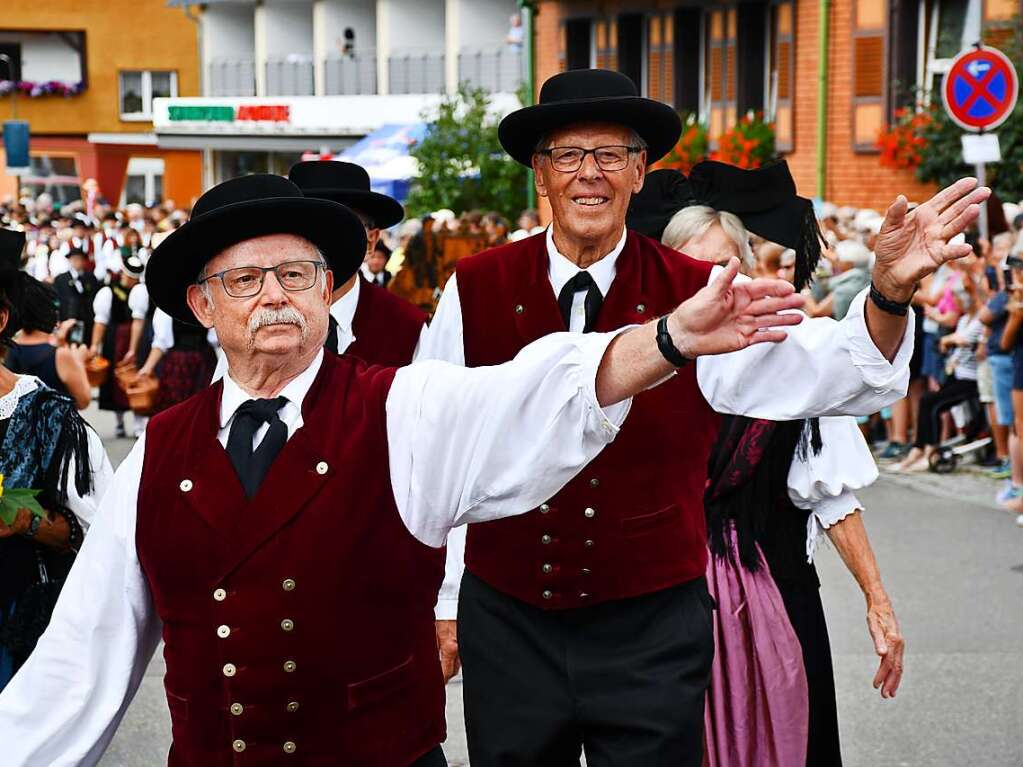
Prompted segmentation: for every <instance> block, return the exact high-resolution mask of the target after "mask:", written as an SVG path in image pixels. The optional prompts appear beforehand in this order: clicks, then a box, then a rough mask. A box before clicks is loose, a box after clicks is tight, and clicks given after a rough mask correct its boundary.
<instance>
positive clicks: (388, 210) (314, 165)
mask: <svg viewBox="0 0 1023 767" xmlns="http://www.w3.org/2000/svg"><path fill="white" fill-rule="evenodd" d="M288 178H289V179H290V180H291V182H292V183H293V184H295V186H297V187H298V188H299V189H301V190H302V194H304V195H305V196H306V197H319V198H320V199H323V200H333V201H334V202H339V203H341V204H342V205H347V206H348V207H349V208H351V209H352V210H356V211H358V212H359V213H363V214H365V215H367V216H369V217H370V218H371V219H372V220H373V226H375V227H379V228H380V229H387V228H389V227H392V226H394V225H395V224H398V223H401V220H402V219H403V218H405V209H404V208H403V207H402V206H401V203H400V202H398V201H397V200H395V199H394V198H393V197H388V196H387V195H386V194H380V193H379V192H374V191H372V189H370V184H369V174H368V173H367V172H366V169H365V168H363V167H362V166H361V165H356V164H355V163H352V162H341V161H339V160H311V161H307V162H300V163H296V164H295V165H292V166H291V170H290V171H288Z"/></svg>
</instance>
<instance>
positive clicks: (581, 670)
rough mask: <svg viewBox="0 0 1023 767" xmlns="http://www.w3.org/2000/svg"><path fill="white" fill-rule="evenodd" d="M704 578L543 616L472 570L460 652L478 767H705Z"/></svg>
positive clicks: (708, 642) (462, 605)
mask: <svg viewBox="0 0 1023 767" xmlns="http://www.w3.org/2000/svg"><path fill="white" fill-rule="evenodd" d="M710 610H711V598H710V596H709V594H708V593H707V584H706V581H705V580H704V579H703V578H699V579H697V580H695V581H691V582H689V583H686V584H683V585H681V586H675V587H672V588H668V589H664V590H662V591H658V592H654V593H652V594H647V595H644V596H640V597H634V598H631V599H623V600H619V601H615V602H607V603H603V604H598V605H594V606H592V607H581V608H576V609H572V610H561V611H545V610H540V609H538V608H536V607H533V606H532V605H528V604H526V603H524V602H521V601H519V600H517V599H515V598H513V597H509V596H507V595H505V594H502V593H500V592H498V591H496V590H495V589H493V588H491V587H489V586H487V585H486V584H485V583H483V582H482V581H481V580H480V579H479V578H476V577H475V576H473V575H472V574H471V573H469V572H468V571H467V572H466V573H465V576H464V577H463V579H462V588H461V592H460V595H459V601H458V646H459V651H460V654H461V657H462V671H463V692H464V701H465V719H466V734H467V736H468V741H469V761H470V763H471V764H472V765H473V767H566V766H567V765H578V764H579V757H580V753H581V751H582V749H585V751H586V762H587V765H588V766H589V767H610V765H614V766H615V767H658V765H664V766H665V767H700V764H701V762H702V759H703V715H704V700H705V694H706V691H707V686H708V684H709V683H710V666H711V660H712V658H713V655H714V642H713V633H712V628H711V614H710Z"/></svg>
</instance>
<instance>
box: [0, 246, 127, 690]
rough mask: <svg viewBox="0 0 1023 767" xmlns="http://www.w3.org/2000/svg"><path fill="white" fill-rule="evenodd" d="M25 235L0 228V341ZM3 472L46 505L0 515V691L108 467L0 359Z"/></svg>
mask: <svg viewBox="0 0 1023 767" xmlns="http://www.w3.org/2000/svg"><path fill="white" fill-rule="evenodd" d="M24 242H25V238H24V235H23V234H22V233H20V232H13V231H11V230H9V229H0V346H2V348H4V349H6V348H8V347H9V346H10V344H11V339H12V338H13V336H14V333H15V332H16V331H17V330H18V329H19V319H18V315H19V313H20V311H21V307H22V306H23V302H24V300H25V292H26V286H27V285H28V282H29V281H30V280H32V279H33V278H32V277H31V276H29V275H28V274H27V273H25V272H23V271H20V258H21V250H22V247H23V246H24ZM0 442H2V445H3V448H2V450H0V475H2V477H3V478H2V484H3V486H5V487H6V488H8V489H11V488H23V489H38V490H41V491H42V492H41V493H40V495H39V496H38V499H37V500H38V501H39V504H40V505H41V506H42V507H43V509H45V510H46V515H45V516H44V517H36V516H34V515H32V514H30V513H29V512H28V511H27V510H26V509H20V510H19V511H18V512H17V514H16V516H15V518H14V519H13V520H9V521H10V522H11V524H7V523H5V522H4V521H3V520H0V689H3V688H4V687H5V686H6V685H7V683H8V682H9V681H10V679H11V677H12V676H13V675H14V673H15V672H16V671H17V670H18V668H20V666H21V665H22V664H23V663H24V662H25V660H26V659H27V658H28V656H29V654H30V653H31V652H32V650H33V649H34V647H35V644H36V642H37V640H38V639H39V637H40V636H41V635H42V633H43V631H44V630H45V629H46V626H47V624H48V623H49V620H50V615H51V613H52V612H53V607H54V605H55V603H56V600H57V596H58V595H59V593H60V589H61V586H62V584H63V582H64V579H65V578H66V577H67V574H68V571H69V570H70V568H71V565H72V563H73V562H74V559H75V552H76V551H77V549H78V547H79V546H80V545H81V543H82V540H83V537H84V535H85V532H86V530H87V529H88V526H89V523H90V522H91V521H92V519H93V518H94V517H95V514H96V510H97V502H98V499H99V497H100V495H101V494H102V491H103V490H104V489H105V488H106V486H107V484H108V483H109V481H110V479H111V478H112V476H113V469H112V468H111V466H110V461H109V460H108V459H107V456H106V453H105V451H104V449H103V444H102V442H101V441H100V439H99V437H98V436H97V435H96V433H95V432H94V431H93V430H92V429H91V428H90V427H89V426H88V425H87V424H86V423H85V421H84V420H82V418H81V416H80V415H78V411H77V410H76V409H75V404H74V402H73V401H72V400H71V398H70V397H68V396H66V395H64V394H59V393H57V392H56V391H54V390H53V389H51V388H49V387H48V386H46V385H45V384H44V383H42V382H41V381H40V380H39V379H38V378H36V377H35V376H31V375H17V374H15V373H12V372H11V371H10V370H8V369H7V368H6V367H4V366H3V365H0Z"/></svg>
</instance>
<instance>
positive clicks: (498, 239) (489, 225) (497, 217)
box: [482, 212, 508, 248]
mask: <svg viewBox="0 0 1023 767" xmlns="http://www.w3.org/2000/svg"><path fill="white" fill-rule="evenodd" d="M482 226H483V234H484V235H485V236H486V238H487V247H488V248H494V247H497V246H498V245H504V244H505V243H506V242H508V222H507V221H505V220H504V216H502V215H501V214H500V213H495V212H490V213H487V215H485V216H484V217H483V220H482Z"/></svg>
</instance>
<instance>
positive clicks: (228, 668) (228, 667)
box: [224, 663, 238, 677]
mask: <svg viewBox="0 0 1023 767" xmlns="http://www.w3.org/2000/svg"><path fill="white" fill-rule="evenodd" d="M237 673H238V667H237V666H236V665H234V664H233V663H225V664H224V676H226V677H232V676H234V675H235V674H237Z"/></svg>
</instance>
